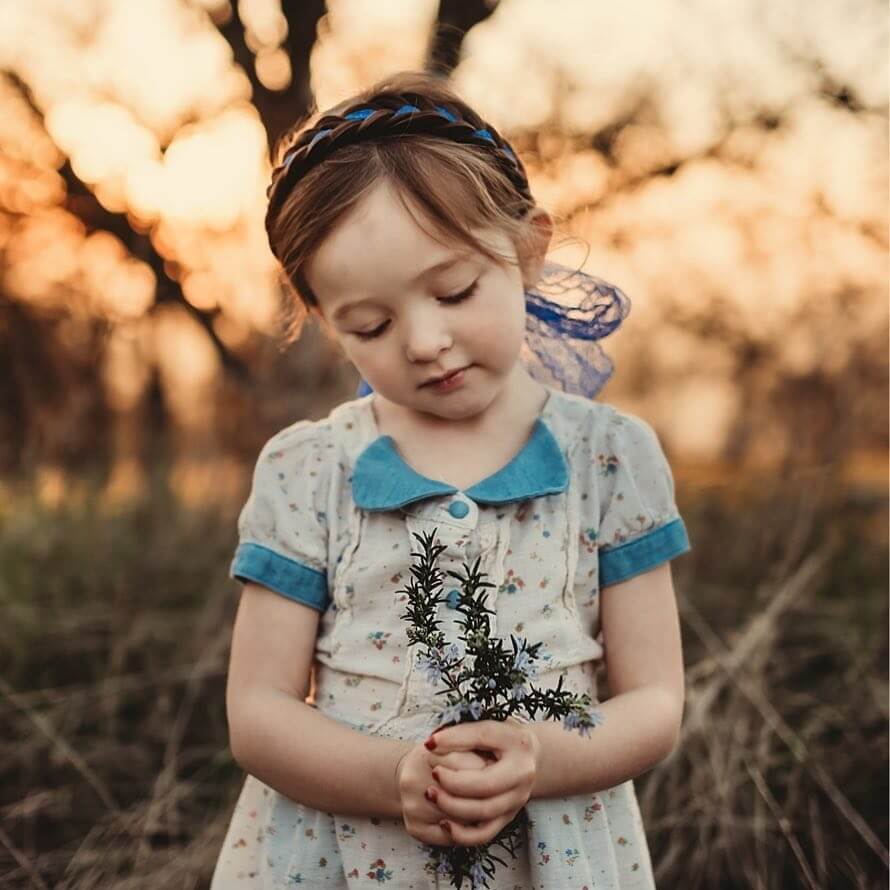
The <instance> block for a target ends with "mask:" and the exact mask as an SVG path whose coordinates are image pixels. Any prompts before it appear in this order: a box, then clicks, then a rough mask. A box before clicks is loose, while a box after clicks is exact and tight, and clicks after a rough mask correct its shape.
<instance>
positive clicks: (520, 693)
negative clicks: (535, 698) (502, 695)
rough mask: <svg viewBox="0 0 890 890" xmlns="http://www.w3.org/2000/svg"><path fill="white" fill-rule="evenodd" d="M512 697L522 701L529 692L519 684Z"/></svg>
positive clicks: (513, 690) (513, 689) (512, 690)
mask: <svg viewBox="0 0 890 890" xmlns="http://www.w3.org/2000/svg"><path fill="white" fill-rule="evenodd" d="M510 695H511V697H512V698H513V699H515V700H516V701H522V700H523V699H524V698H525V697H526V696H527V695H528V690H527V689H526V688H525V686H524V685H523V684H521V683H517V684H516V685H515V686H514V687H513V688H512V689H511V690H510Z"/></svg>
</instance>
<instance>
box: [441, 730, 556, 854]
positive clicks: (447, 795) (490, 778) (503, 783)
mask: <svg viewBox="0 0 890 890" xmlns="http://www.w3.org/2000/svg"><path fill="white" fill-rule="evenodd" d="M430 738H431V739H432V740H434V741H435V743H436V746H435V747H434V748H432V749H431V752H430V754H429V755H428V756H429V763H430V767H431V768H433V776H434V777H435V778H436V780H437V783H438V784H437V785H436V786H434V788H435V792H436V805H437V806H438V807H439V809H440V810H442V812H443V813H445V814H446V816H451V817H452V818H453V819H459V820H460V821H461V822H462V823H465V824H463V825H459V824H455V823H454V822H451V821H450V820H449V821H448V822H447V825H448V826H449V828H448V829H446V831H447V830H449V829H450V834H451V837H452V839H453V840H454V842H455V843H456V844H458V845H460V846H464V847H470V846H474V845H477V844H486V843H488V842H489V841H490V840H492V838H494V837H496V836H497V834H498V832H500V830H501V829H502V828H503V827H504V826H505V825H508V824H509V823H510V822H511V821H512V820H513V817H514V816H515V815H516V814H517V813H518V812H519V811H520V810H521V809H522V808H523V807H524V806H525V805H526V803H527V802H528V799H529V797H530V796H531V792H532V789H533V788H534V785H535V780H536V778H537V774H538V768H539V766H540V758H541V743H540V741H539V740H538V737H537V736H536V735H535V733H534V732H533V730H532V727H531V725H529V724H523V723H518V722H515V721H511V720H509V719H508V720H505V721H500V720H479V721H471V722H467V723H459V724H457V725H454V726H448V727H446V728H445V729H441V730H438V731H436V732H435V733H434V734H433V735H432V736H430ZM474 749H479V751H481V752H486V751H490V752H492V754H493V756H494V757H495V760H494V761H492V763H491V764H489V765H488V766H486V767H485V769H483V770H477V769H476V770H462V769H450V768H449V767H447V766H445V765H444V763H445V761H444V760H443V757H444V755H446V754H448V753H449V752H451V751H472V750H474ZM473 822H476V823H478V826H476V827H472V826H471V825H470V823H473Z"/></svg>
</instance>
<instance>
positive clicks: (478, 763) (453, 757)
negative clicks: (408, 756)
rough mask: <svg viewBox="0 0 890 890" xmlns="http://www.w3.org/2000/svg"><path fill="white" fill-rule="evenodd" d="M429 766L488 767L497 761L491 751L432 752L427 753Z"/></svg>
mask: <svg viewBox="0 0 890 890" xmlns="http://www.w3.org/2000/svg"><path fill="white" fill-rule="evenodd" d="M426 761H427V763H428V764H429V768H430V769H433V768H434V767H436V766H439V765H442V766H447V767H448V768H449V769H476V770H479V769H486V768H487V767H489V766H490V765H491V764H492V763H495V762H497V760H496V758H495V757H494V755H493V754H492V752H491V751H450V752H449V753H448V754H436V753H434V752H430V753H429V754H427V755H426Z"/></svg>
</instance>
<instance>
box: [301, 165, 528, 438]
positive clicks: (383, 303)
mask: <svg viewBox="0 0 890 890" xmlns="http://www.w3.org/2000/svg"><path fill="white" fill-rule="evenodd" d="M474 234H477V235H478V236H483V237H484V238H485V240H486V243H488V244H491V245H492V247H494V248H495V249H496V250H497V251H498V253H500V254H501V255H507V256H510V257H512V258H513V259H516V251H515V248H514V245H513V244H512V242H511V240H510V238H509V237H508V236H507V235H505V234H503V233H500V232H493V231H492V232H488V233H482V232H477V233H474ZM461 252H463V254H464V255H463V256H462V257H458V260H457V262H456V263H454V264H453V265H450V266H448V267H447V268H444V269H441V270H438V271H430V272H428V271H427V270H429V269H430V267H433V266H436V265H438V264H439V263H442V262H443V261H445V260H451V259H453V258H454V257H455V255H456V254H459V253H461ZM306 279H307V281H308V283H309V286H310V287H311V288H312V290H313V292H314V293H315V295H316V297H317V298H318V301H319V307H318V309H319V312H320V314H321V316H322V321H323V324H325V326H326V327H328V329H329V330H330V331H331V333H332V334H333V335H334V337H335V338H336V339H337V341H338V342H339V344H340V346H341V348H342V349H343V351H344V353H345V355H346V357H347V358H348V359H349V360H350V361H351V362H352V363H353V364H354V365H355V366H356V368H357V369H358V371H359V373H360V374H361V375H362V377H363V378H364V379H365V380H366V381H367V382H368V383H369V384H370V385H371V387H372V388H373V389H374V390H375V392H377V393H379V394H380V395H381V396H382V397H383V398H384V399H387V400H389V401H390V402H394V403H396V404H398V405H401V406H403V407H404V408H407V409H409V410H410V411H412V412H418V413H420V414H423V415H426V419H430V416H432V417H439V418H443V419H447V420H452V421H459V420H469V419H470V418H472V417H476V416H477V415H481V414H482V413H484V411H485V410H486V408H487V407H488V406H489V405H490V404H491V403H492V401H494V399H495V398H496V397H497V396H498V395H499V394H500V393H501V392H502V390H504V388H505V387H507V389H509V388H510V387H512V386H516V385H518V384H519V382H520V380H521V378H522V376H523V374H524V371H523V370H522V369H521V366H520V365H518V363H517V360H518V357H519V351H520V347H521V345H522V342H523V339H524V336H525V294H524V289H525V285H524V283H523V279H522V272H521V270H520V268H519V267H518V266H516V265H511V264H508V265H499V264H497V263H494V262H492V261H491V260H489V259H488V258H487V257H485V256H483V255H481V254H479V253H469V252H467V248H466V247H465V246H464V245H458V246H455V247H446V246H444V245H443V244H441V243H439V242H438V241H436V240H434V239H433V238H431V237H430V236H429V235H427V234H426V233H425V232H424V230H423V229H421V228H420V227H419V226H418V225H417V223H415V221H414V219H413V218H412V216H411V214H410V213H409V212H408V211H407V210H406V209H405V207H404V206H403V205H402V203H401V201H400V200H399V198H398V196H397V195H396V194H395V193H394V192H393V191H392V190H391V187H390V186H388V184H386V183H381V185H379V186H377V187H376V188H375V189H374V190H373V191H372V192H370V193H369V194H368V196H367V197H366V198H365V199H364V200H363V201H362V202H361V203H360V204H359V205H357V206H356V208H355V209H354V210H353V211H352V212H351V213H350V214H348V215H347V216H346V217H345V218H344V219H343V220H342V221H341V223H340V224H339V225H338V227H337V228H336V229H335V231H334V232H332V233H331V234H330V235H329V236H328V237H327V238H326V239H325V240H324V241H323V242H322V244H321V246H320V247H319V248H318V250H317V251H316V253H315V254H314V256H313V257H312V258H311V260H310V261H309V263H308V264H307V267H306ZM471 289H472V292H470V291H471ZM462 294H469V295H468V296H467V297H466V298H465V299H463V300H462V301H461V302H457V303H453V304H450V305H449V304H448V303H446V302H445V300H446V299H447V298H450V297H454V296H458V295H462ZM358 301H361V302H359V305H357V306H355V307H354V308H352V309H351V310H350V311H349V312H348V313H346V314H341V313H343V312H344V309H345V307H346V305H347V304H350V303H355V302H358ZM369 333H376V336H373V337H363V336H362V335H363V334H369ZM465 367H468V370H466V371H465V372H464V374H463V383H462V385H460V386H458V387H456V388H454V389H452V390H451V391H450V392H437V391H436V390H435V389H433V388H432V387H430V386H424V384H425V383H426V382H427V381H428V380H429V379H430V378H432V377H440V376H441V375H443V374H445V373H446V372H449V371H453V370H456V369H458V368H465ZM517 369H519V372H517Z"/></svg>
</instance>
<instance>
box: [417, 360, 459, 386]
mask: <svg viewBox="0 0 890 890" xmlns="http://www.w3.org/2000/svg"><path fill="white" fill-rule="evenodd" d="M469 367H470V366H469V365H465V366H464V367H462V368H455V369H454V370H453V371H449V372H448V373H447V374H444V375H443V376H441V377H436V378H434V379H432V380H427V382H426V383H424V384H423V386H432V385H433V384H434V383H439V382H440V381H442V380H445V379H446V378H448V377H453V376H454V375H455V374H457V372H458V371H465V370H466V369H467V368H469Z"/></svg>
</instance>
